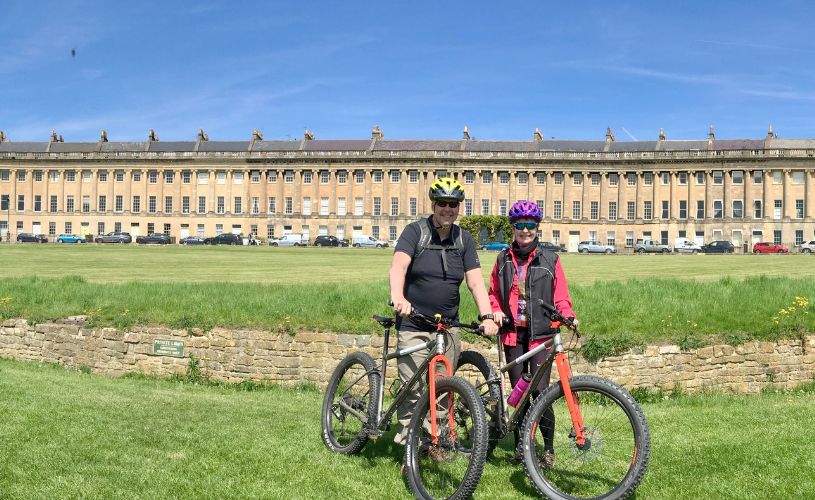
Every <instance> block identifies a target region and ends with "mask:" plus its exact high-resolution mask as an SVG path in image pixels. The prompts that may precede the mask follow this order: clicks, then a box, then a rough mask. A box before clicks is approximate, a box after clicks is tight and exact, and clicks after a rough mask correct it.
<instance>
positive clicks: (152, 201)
mask: <svg viewBox="0 0 815 500" xmlns="http://www.w3.org/2000/svg"><path fill="white" fill-rule="evenodd" d="M147 212H148V213H151V214H154V213H156V197H155V196H150V197H149V198H147Z"/></svg>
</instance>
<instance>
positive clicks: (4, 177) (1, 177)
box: [0, 170, 9, 182]
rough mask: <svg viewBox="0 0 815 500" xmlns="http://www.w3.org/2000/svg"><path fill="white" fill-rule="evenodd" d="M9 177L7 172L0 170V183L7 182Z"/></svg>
mask: <svg viewBox="0 0 815 500" xmlns="http://www.w3.org/2000/svg"><path fill="white" fill-rule="evenodd" d="M8 180H9V175H8V170H0V181H3V182H8Z"/></svg>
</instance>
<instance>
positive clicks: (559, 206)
mask: <svg viewBox="0 0 815 500" xmlns="http://www.w3.org/2000/svg"><path fill="white" fill-rule="evenodd" d="M562 212H563V202H562V201H560V200H555V202H554V204H553V206H552V218H553V219H560V218H561V217H562V216H563V215H562Z"/></svg>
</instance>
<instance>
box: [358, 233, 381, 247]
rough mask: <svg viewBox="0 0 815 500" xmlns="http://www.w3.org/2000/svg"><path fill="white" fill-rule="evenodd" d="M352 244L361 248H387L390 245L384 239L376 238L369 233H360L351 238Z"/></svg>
mask: <svg viewBox="0 0 815 500" xmlns="http://www.w3.org/2000/svg"><path fill="white" fill-rule="evenodd" d="M351 246H353V247H356V248H360V247H367V248H385V247H387V246H388V242H387V241H382V240H378V239H376V238H374V237H373V236H368V235H364V234H362V235H359V236H354V239H353V240H351Z"/></svg>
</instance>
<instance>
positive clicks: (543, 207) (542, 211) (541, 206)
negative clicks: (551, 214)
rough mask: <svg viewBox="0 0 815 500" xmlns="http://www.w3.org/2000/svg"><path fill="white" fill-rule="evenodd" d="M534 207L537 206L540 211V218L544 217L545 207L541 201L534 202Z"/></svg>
mask: <svg viewBox="0 0 815 500" xmlns="http://www.w3.org/2000/svg"><path fill="white" fill-rule="evenodd" d="M535 205H537V206H538V208H540V210H541V217H546V205H544V204H543V200H535Z"/></svg>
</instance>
